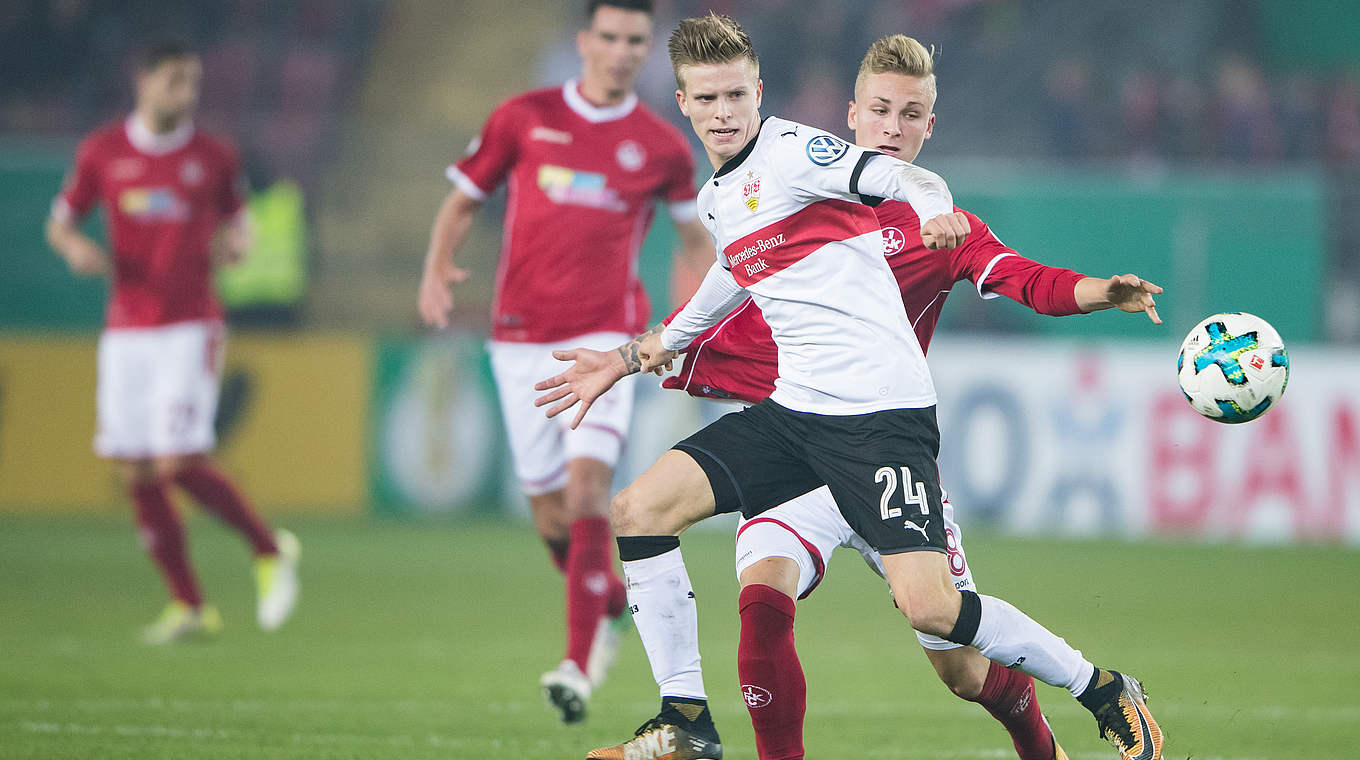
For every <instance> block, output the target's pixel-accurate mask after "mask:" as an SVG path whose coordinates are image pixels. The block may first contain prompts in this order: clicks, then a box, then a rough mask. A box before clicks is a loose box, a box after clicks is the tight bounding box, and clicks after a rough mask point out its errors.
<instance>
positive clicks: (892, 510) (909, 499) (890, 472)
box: [874, 467, 930, 520]
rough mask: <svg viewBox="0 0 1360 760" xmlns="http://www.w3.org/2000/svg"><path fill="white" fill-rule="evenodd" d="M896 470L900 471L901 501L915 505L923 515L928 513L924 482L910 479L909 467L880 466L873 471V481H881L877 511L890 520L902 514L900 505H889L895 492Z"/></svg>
mask: <svg viewBox="0 0 1360 760" xmlns="http://www.w3.org/2000/svg"><path fill="white" fill-rule="evenodd" d="M897 470H901V471H902V485H903V489H902V490H903V494H902V496H903V503H904V504H906V506H909V507H911V506H915V507H917V508H918V509H919V510H920V513H921V514H923V515H928V514H930V502H928V501H926V484H925V483H923V482H921V481H919V480H917V481H914V482H913V481H912V479H911V468H910V467H899V468H896V469H894V468H892V467H880V468H878V470H877V471H876V472H875V473H874V482H875V483H883V496H882V497H881V498H880V499H879V500H878V511H879V514H880V515H881V516H882V517H883V519H884V520H891V519H893V518H894V517H901V516H902V508H901V507H893V506H889V504H888V502H890V501H892V497H893V494H895V493H897Z"/></svg>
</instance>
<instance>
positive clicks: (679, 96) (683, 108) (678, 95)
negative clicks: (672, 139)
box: [675, 90, 689, 119]
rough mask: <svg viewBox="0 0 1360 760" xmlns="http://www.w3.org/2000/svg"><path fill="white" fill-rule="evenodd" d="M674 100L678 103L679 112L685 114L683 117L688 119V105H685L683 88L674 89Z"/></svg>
mask: <svg viewBox="0 0 1360 760" xmlns="http://www.w3.org/2000/svg"><path fill="white" fill-rule="evenodd" d="M675 102H676V103H678V104H679V105H680V113H682V114H684V115H685V118H687V119H688V118H689V106H687V105H685V91H684V90H676V91H675Z"/></svg>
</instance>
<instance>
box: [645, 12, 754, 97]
mask: <svg viewBox="0 0 1360 760" xmlns="http://www.w3.org/2000/svg"><path fill="white" fill-rule="evenodd" d="M666 49H667V50H668V51H669V52H670V54H671V68H673V69H674V70H675V85H676V86H677V87H679V88H680V89H682V90H683V89H685V80H684V78H683V77H682V76H681V74H680V70H681V69H682V68H683V67H685V66H697V65H703V64H711V63H729V62H731V61H737V60H741V59H743V58H744V59H746V60H748V61H750V62H751V65H752V66H754V67H755V69H756V74H757V75H759V73H760V59H759V58H756V51H755V47H754V46H752V45H751V37H750V36H749V35H748V34H746V30H745V29H742V28H741V24H738V23H737V22H736V21H735V20H734V19H733V18H732V17H730V16H720V15H718V14H716V13H714V12H712V11H709V13H708V15H707V16H696V17H694V18H687V19H684V20H682V21H681V22H680V25H679V26H677V27H676V28H675V31H674V32H671V39H670V41H669V42H668V43H666Z"/></svg>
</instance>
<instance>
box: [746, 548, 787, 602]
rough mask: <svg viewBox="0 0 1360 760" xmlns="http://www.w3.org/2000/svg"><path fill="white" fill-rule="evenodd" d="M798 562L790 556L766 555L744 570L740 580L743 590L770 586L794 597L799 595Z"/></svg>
mask: <svg viewBox="0 0 1360 760" xmlns="http://www.w3.org/2000/svg"><path fill="white" fill-rule="evenodd" d="M798 575H799V568H798V563H797V562H794V561H793V560H791V559H789V558H788V557H766V558H764V559H761V560H758V561H756V562H755V563H753V564H752V565H751V566H750V567H748V568H746V569H745V570H743V571H742V573H741V577H740V578H739V579H738V582H739V583H740V584H741V587H742V590H745V589H746V588H748V587H750V586H756V585H760V586H769V587H770V588H772V589H775V590H776V591H778V592H780V593H782V594H784V595H785V596H787V597H789V598H790V599H793V598H795V597H797V596H798Z"/></svg>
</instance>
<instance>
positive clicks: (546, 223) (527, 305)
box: [448, 81, 695, 343]
mask: <svg viewBox="0 0 1360 760" xmlns="http://www.w3.org/2000/svg"><path fill="white" fill-rule="evenodd" d="M448 176H449V179H450V180H452V181H453V182H454V183H455V184H456V185H457V186H458V188H459V189H461V190H462V191H463V192H464V193H466V194H467V195H469V196H471V197H473V198H476V199H478V200H481V199H484V198H486V196H487V195H489V194H490V193H491V192H492V191H494V190H495V189H496V188H497V187H498V186H499V185H500V184H501V182H503V181H504V182H507V183H508V192H509V197H508V201H507V207H506V212H505V225H504V238H503V241H502V250H501V259H500V266H499V268H498V270H497V273H496V297H495V302H494V303H493V305H492V313H491V318H492V337H493V338H494V339H496V340H504V341H520V342H531V343H548V342H553V341H558V340H564V339H566V338H572V337H575V336H578V335H584V334H587V333H593V332H606V331H607V332H623V333H628V334H629V335H633V334H637V333H640V332H642V331H643V330H644V329H645V328H646V323H647V320H648V318H649V317H650V316H651V306H650V304H649V303H648V301H647V294H646V292H645V291H644V290H643V288H642V282H641V281H640V280H639V279H638V274H637V259H638V252H639V250H640V249H641V247H642V241H643V238H644V237H645V236H646V234H647V228H648V227H649V226H650V225H651V222H652V217H653V215H654V211H655V201H656V200H657V199H662V200H665V201H668V202H670V204H671V214H672V216H673V217H674V218H675V219H677V220H687V219H693V218H694V215H695V211H694V196H695V187H694V184H695V179H694V158H693V156H692V155H691V154H690V149H689V144H688V143H687V142H686V141H685V139H684V137H682V136H681V134H680V131H679V130H677V129H675V128H674V127H672V126H671V125H670V124H668V123H666V122H665V121H663V120H662V119H661V118H660V117H658V116H657V115H656V114H654V113H652V112H651V111H649V110H648V109H647V108H646V107H644V106H643V105H642V104H640V103H638V102H637V97H636V96H634V95H631V94H630V95H629V96H628V99H627V100H626V101H624V102H623V103H621V104H619V105H617V106H612V107H607V108H599V107H596V106H593V105H591V104H590V103H589V102H588V101H586V99H585V98H584V97H582V96H581V94H580V92H579V91H578V90H577V88H576V83H575V81H571V82H567V83H566V85H564V86H562V87H554V88H549V89H542V90H534V91H532V92H527V93H525V94H523V95H519V96H516V97H514V98H511V99H509V100H507V101H505V102H504V103H502V104H501V105H500V106H499V107H497V108H496V110H495V111H494V112H492V114H491V116H490V117H489V118H488V119H487V121H486V125H485V126H484V127H483V128H482V133H481V136H480V137H478V138H477V139H476V140H474V141H473V143H472V145H471V146H470V148H469V151H468V155H466V156H464V157H463V158H462V159H461V160H459V161H458V162H457V163H456V164H454V165H453V166H450V167H449V169H448Z"/></svg>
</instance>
